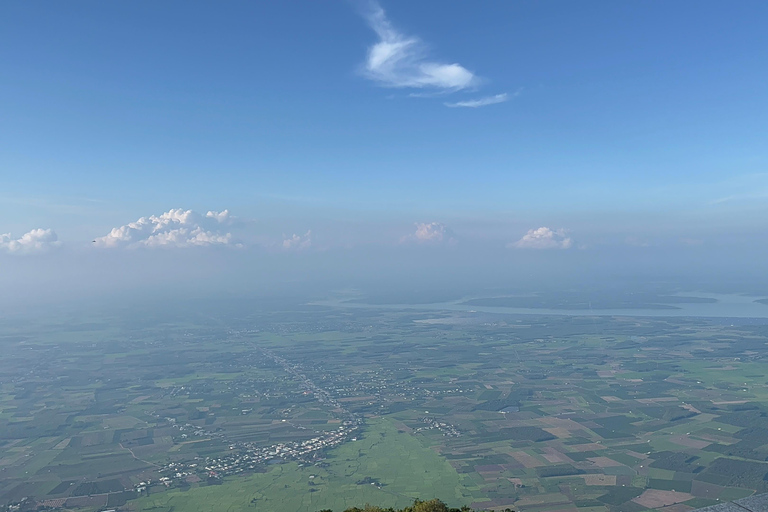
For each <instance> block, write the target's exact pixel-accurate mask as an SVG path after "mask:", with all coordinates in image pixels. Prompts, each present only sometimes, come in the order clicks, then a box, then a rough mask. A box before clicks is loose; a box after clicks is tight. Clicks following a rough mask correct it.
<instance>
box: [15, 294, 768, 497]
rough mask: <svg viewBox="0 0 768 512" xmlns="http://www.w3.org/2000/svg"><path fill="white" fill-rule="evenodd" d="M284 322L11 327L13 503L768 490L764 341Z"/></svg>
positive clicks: (623, 323)
mask: <svg viewBox="0 0 768 512" xmlns="http://www.w3.org/2000/svg"><path fill="white" fill-rule="evenodd" d="M291 308H292V309H287V307H286V308H283V309H281V308H278V307H274V306H273V307H269V308H268V307H260V308H248V309H245V308H243V309H242V310H222V311H217V312H216V314H212V315H207V316H204V317H203V316H195V315H193V314H188V313H186V312H178V314H177V317H176V318H175V321H174V322H173V323H169V322H162V323H161V322H157V321H152V320H147V319H146V318H147V316H146V315H144V314H142V312H141V311H132V312H130V314H127V313H126V314H122V315H114V316H111V317H108V318H96V319H77V320H73V319H64V320H62V319H58V320H55V321H54V320H51V321H50V322H49V323H48V324H46V325H36V326H35V327H34V328H32V327H29V324H27V323H23V322H16V323H14V322H10V321H6V323H5V325H4V326H3V330H2V333H3V335H2V336H0V344H1V345H2V347H1V348H2V350H3V353H4V364H3V365H2V367H0V506H2V507H6V508H10V507H16V508H14V510H25V509H28V510H33V509H35V508H37V507H38V506H45V507H48V508H64V509H81V510H100V509H104V508H122V509H131V510H154V511H158V512H160V511H162V512H165V511H171V510H190V511H195V510H200V511H204V510H241V509H248V508H251V509H255V510H274V511H281V510H285V511H289V510H290V511H307V512H312V511H315V510H321V509H327V508H330V509H333V510H339V511H340V510H343V509H344V508H346V507H350V506H353V505H362V504H364V503H366V502H375V503H377V504H381V505H385V506H404V505H406V504H408V503H409V502H410V501H412V500H413V499H414V498H426V499H428V498H432V497H435V496H437V497H440V498H441V499H443V500H445V501H446V502H449V504H451V505H453V506H459V505H471V506H473V507H477V508H484V509H504V508H507V507H510V508H514V509H516V510H521V511H591V512H609V511H621V512H634V511H642V510H662V509H663V510H667V511H674V512H683V511H686V510H692V509H693V508H695V507H701V506H706V505H709V504H714V503H717V502H718V501H725V500H733V499H737V498H741V497H745V496H749V495H751V494H753V493H755V492H764V491H768V462H766V460H767V459H768V382H767V377H766V375H765V370H764V368H765V364H766V356H767V355H768V346H767V345H766V343H767V342H768V326H767V325H763V324H761V323H756V322H752V321H741V322H740V323H737V322H735V321H715V320H706V319H686V318H666V319H653V318H643V319H637V318H609V317H600V318H593V317H534V316H517V317H515V316H508V315H507V316H504V315H483V314H472V313H435V312H430V313H427V312H418V311H397V310H375V309H371V310H364V311H363V310H361V311H355V312H354V313H351V312H349V311H348V310H344V309H340V308H331V307H318V306H298V307H297V306H291ZM138 319H143V320H142V321H139V320H138ZM297 319H300V320H297Z"/></svg>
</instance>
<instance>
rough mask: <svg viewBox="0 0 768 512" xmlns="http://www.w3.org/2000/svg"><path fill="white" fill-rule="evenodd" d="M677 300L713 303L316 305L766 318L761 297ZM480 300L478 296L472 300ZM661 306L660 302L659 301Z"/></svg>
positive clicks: (329, 302) (328, 303) (712, 295)
mask: <svg viewBox="0 0 768 512" xmlns="http://www.w3.org/2000/svg"><path fill="white" fill-rule="evenodd" d="M677 296H680V297H698V298H709V299H714V300H715V302H693V303H680V302H676V303H674V304H668V305H669V306H673V307H674V309H653V308H626V309H560V308H558V309H555V308H517V307H514V308H513V307H492V306H474V305H468V304H462V302H465V301H466V300H467V299H466V298H464V299H461V300H457V301H451V302H436V303H432V304H383V305H382V304H364V303H359V302H345V301H344V300H342V299H338V300H326V301H320V302H315V303H314V304H316V305H323V306H333V307H343V308H364V309H396V310H403V309H409V310H418V311H457V312H459V311H460V312H466V313H474V312H477V313H502V314H509V315H558V316H635V317H705V318H768V305H766V304H761V303H759V302H755V301H756V300H758V299H762V298H764V297H755V296H753V295H740V294H725V293H688V294H677ZM473 298H480V297H473ZM660 303H661V304H664V303H663V301H660Z"/></svg>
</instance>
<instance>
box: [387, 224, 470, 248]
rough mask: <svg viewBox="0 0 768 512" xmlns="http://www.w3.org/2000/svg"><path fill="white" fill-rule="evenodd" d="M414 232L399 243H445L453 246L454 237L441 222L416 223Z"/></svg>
mask: <svg viewBox="0 0 768 512" xmlns="http://www.w3.org/2000/svg"><path fill="white" fill-rule="evenodd" d="M414 225H415V226H416V231H415V232H413V233H411V234H410V235H406V236H404V237H403V238H402V239H401V240H400V241H401V242H409V241H411V242H418V243H442V242H447V243H450V244H455V243H456V242H457V240H456V237H455V235H454V233H453V231H452V230H451V228H449V227H448V226H446V225H445V224H443V223H441V222H417V223H415V224H414Z"/></svg>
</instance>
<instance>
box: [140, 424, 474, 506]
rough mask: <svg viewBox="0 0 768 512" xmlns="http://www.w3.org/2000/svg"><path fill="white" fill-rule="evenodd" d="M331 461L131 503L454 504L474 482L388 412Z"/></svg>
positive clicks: (281, 468) (464, 499)
mask: <svg viewBox="0 0 768 512" xmlns="http://www.w3.org/2000/svg"><path fill="white" fill-rule="evenodd" d="M326 462H328V464H329V466H328V467H326V468H319V467H316V466H308V467H298V465H297V464H295V463H291V464H281V465H278V466H275V467H274V468H273V469H271V470H270V471H269V472H267V473H261V474H255V475H249V476H246V477H242V478H228V479H227V480H226V481H225V482H224V483H223V484H222V485H211V486H203V487H196V488H191V489H189V490H187V491H170V492H166V493H162V494H157V495H153V496H149V497H145V498H140V499H138V500H136V501H133V502H130V504H131V506H132V508H134V509H135V510H145V511H148V510H152V511H154V512H169V511H171V510H183V511H184V512H198V511H200V512H207V511H217V512H219V511H235V510H248V509H250V510H270V511H274V512H314V511H317V510H320V509H324V508H330V509H332V510H335V511H341V510H343V509H344V508H347V507H351V506H355V505H359V506H360V505H363V504H365V503H368V502H370V503H376V504H377V505H379V506H398V507H402V506H404V505H407V504H409V503H411V502H412V501H413V498H423V499H428V498H433V497H440V498H441V499H443V500H445V501H450V502H451V505H454V506H457V505H461V504H469V502H470V501H472V500H471V498H468V497H463V496H462V495H464V496H469V495H470V492H471V491H472V490H473V489H472V488H466V487H465V486H464V485H463V484H462V482H461V480H460V477H459V475H458V473H456V471H455V470H454V469H453V468H452V467H451V465H450V464H448V462H447V461H446V460H445V459H444V458H442V457H440V456H439V455H438V454H437V453H435V452H434V451H433V450H431V449H429V448H427V447H425V446H423V445H422V444H421V443H420V442H419V441H418V439H416V438H415V437H413V436H411V435H409V434H405V433H398V431H397V429H396V428H395V427H394V426H393V424H392V423H391V422H390V421H389V420H386V419H380V420H377V421H372V422H371V423H370V424H369V425H368V427H367V431H366V433H365V435H364V436H363V437H362V438H361V439H359V440H358V441H353V442H347V443H345V444H344V445H342V446H340V447H339V448H337V449H335V450H332V451H331V452H330V453H329V458H328V459H327V461H326ZM312 475H314V478H310V476H312ZM365 477H370V478H372V479H376V480H378V481H379V482H380V483H382V484H384V485H383V487H382V489H377V488H376V487H375V486H374V485H370V484H363V485H359V484H357V483H356V482H358V481H360V480H362V479H364V478H365ZM310 482H312V484H310ZM311 490H314V491H311ZM253 499H255V501H253V502H251V500H253Z"/></svg>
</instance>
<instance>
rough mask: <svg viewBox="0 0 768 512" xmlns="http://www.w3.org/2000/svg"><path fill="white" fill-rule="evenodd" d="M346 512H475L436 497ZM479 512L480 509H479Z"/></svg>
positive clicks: (505, 510)
mask: <svg viewBox="0 0 768 512" xmlns="http://www.w3.org/2000/svg"><path fill="white" fill-rule="evenodd" d="M319 512H333V511H332V510H330V509H326V510H320V511H319ZM344 512H474V511H473V510H472V509H471V508H469V507H467V506H463V507H461V508H451V507H449V506H448V505H446V504H445V503H443V502H442V501H440V500H439V499H437V498H435V499H433V500H429V501H421V500H416V501H414V502H413V505H411V506H409V507H405V508H401V509H394V508H381V507H377V506H375V505H365V506H364V507H363V508H358V507H352V508H348V509H346V510H345V511H344ZM478 512H479V511H478ZM504 512H514V511H513V510H512V509H510V508H507V509H504Z"/></svg>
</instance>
